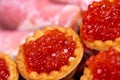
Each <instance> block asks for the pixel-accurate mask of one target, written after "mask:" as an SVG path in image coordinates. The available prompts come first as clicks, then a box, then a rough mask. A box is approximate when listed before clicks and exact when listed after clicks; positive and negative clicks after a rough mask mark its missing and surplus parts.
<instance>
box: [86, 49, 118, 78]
mask: <svg viewBox="0 0 120 80" xmlns="http://www.w3.org/2000/svg"><path fill="white" fill-rule="evenodd" d="M87 65H88V68H89V69H90V70H91V71H92V74H93V80H119V79H120V52H118V51H116V50H115V49H112V48H110V49H109V50H108V51H103V52H100V53H99V54H97V55H96V56H92V57H90V58H89V59H88V61H87Z"/></svg>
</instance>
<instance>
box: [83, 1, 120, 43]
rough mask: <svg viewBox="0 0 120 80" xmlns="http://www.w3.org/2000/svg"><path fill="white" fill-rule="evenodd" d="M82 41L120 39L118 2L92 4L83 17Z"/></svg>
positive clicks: (119, 4)
mask: <svg viewBox="0 0 120 80" xmlns="http://www.w3.org/2000/svg"><path fill="white" fill-rule="evenodd" d="M82 22H83V25H82V28H81V36H82V38H83V39H84V40H87V41H89V42H93V41H94V40H102V41H106V40H113V41H114V40H115V39H116V38H118V37H120V0H112V1H111V0H110V1H109V0H103V1H101V2H93V3H92V4H91V5H89V7H88V11H86V12H85V13H84V15H83V21H82Z"/></svg>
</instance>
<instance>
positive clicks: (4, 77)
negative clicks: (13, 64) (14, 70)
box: [0, 58, 10, 80]
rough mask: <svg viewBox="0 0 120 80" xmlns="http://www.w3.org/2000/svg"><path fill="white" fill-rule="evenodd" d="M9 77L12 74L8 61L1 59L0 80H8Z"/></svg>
mask: <svg viewBox="0 0 120 80" xmlns="http://www.w3.org/2000/svg"><path fill="white" fill-rule="evenodd" d="M9 76H10V73H9V70H8V66H7V64H6V61H5V60H4V59H1V58H0V80H8V77H9Z"/></svg>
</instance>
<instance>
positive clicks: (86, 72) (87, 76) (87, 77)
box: [80, 67, 93, 80]
mask: <svg viewBox="0 0 120 80" xmlns="http://www.w3.org/2000/svg"><path fill="white" fill-rule="evenodd" d="M92 78H93V75H92V73H91V71H90V69H89V68H87V67H86V68H85V69H84V75H83V76H81V78H80V80H92Z"/></svg>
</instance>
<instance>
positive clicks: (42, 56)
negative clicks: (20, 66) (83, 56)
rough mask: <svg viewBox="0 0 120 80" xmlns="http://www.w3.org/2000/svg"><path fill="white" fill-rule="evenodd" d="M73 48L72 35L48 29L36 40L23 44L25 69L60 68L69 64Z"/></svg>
mask: <svg viewBox="0 0 120 80" xmlns="http://www.w3.org/2000/svg"><path fill="white" fill-rule="evenodd" d="M75 48H76V43H75V42H74V41H73V38H72V36H65V34H64V33H63V32H61V31H59V30H57V29H55V30H48V31H46V32H45V35H43V36H41V37H40V38H38V39H37V40H35V41H30V42H29V43H28V44H24V53H25V60H26V63H27V69H28V71H29V72H31V71H36V72H37V73H41V72H46V73H50V72H51V71H53V70H60V68H61V67H62V66H64V65H67V64H69V61H68V60H69V58H70V57H74V54H73V53H74V50H75Z"/></svg>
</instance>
